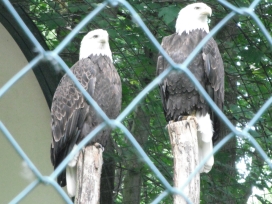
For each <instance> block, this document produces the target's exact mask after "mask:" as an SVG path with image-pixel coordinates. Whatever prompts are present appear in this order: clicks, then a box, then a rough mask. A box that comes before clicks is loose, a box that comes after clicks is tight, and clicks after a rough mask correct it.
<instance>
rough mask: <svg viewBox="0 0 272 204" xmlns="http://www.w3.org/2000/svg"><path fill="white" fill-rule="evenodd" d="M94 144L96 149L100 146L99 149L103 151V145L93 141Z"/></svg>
mask: <svg viewBox="0 0 272 204" xmlns="http://www.w3.org/2000/svg"><path fill="white" fill-rule="evenodd" d="M94 146H95V147H96V148H97V149H99V148H101V149H102V152H104V147H103V146H102V145H101V144H99V143H98V142H96V143H94Z"/></svg>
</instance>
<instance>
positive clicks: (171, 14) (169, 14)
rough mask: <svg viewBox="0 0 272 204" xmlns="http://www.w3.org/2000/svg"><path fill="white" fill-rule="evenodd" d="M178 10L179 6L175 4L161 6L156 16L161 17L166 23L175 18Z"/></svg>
mask: <svg viewBox="0 0 272 204" xmlns="http://www.w3.org/2000/svg"><path fill="white" fill-rule="evenodd" d="M179 11H180V8H178V7H177V6H176V5H171V6H168V7H163V8H161V9H160V11H159V13H158V16H159V17H162V19H163V21H164V22H165V23H166V24H167V25H168V24H170V23H171V22H172V21H174V20H175V19H176V18H177V16H178V13H179Z"/></svg>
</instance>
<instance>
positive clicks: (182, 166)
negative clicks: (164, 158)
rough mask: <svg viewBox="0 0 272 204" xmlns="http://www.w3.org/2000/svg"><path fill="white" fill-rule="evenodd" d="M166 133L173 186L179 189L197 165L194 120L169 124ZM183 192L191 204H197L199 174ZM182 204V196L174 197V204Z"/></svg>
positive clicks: (183, 201) (195, 126)
mask: <svg viewBox="0 0 272 204" xmlns="http://www.w3.org/2000/svg"><path fill="white" fill-rule="evenodd" d="M168 132H169V137H170V142H171V146H172V152H173V157H174V186H175V187H176V188H178V189H180V188H181V187H182V185H183V184H184V182H185V181H186V180H187V178H188V177H189V175H190V174H191V173H192V172H193V171H194V170H195V168H196V167H197V165H198V142H197V124H196V122H195V121H194V120H189V121H185V120H183V121H178V122H173V123H171V122H170V123H169V124H168ZM183 192H184V194H185V195H186V196H187V197H188V198H189V199H190V200H191V201H192V203H199V199H200V178H199V173H197V174H196V176H195V177H194V178H193V179H192V180H191V182H190V183H189V184H188V185H187V186H186V187H185V188H184V190H183ZM183 203H184V204H185V203H186V201H185V200H184V198H183V197H182V196H180V195H174V204H183Z"/></svg>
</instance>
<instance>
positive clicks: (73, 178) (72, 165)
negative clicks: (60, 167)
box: [66, 145, 79, 197]
mask: <svg viewBox="0 0 272 204" xmlns="http://www.w3.org/2000/svg"><path fill="white" fill-rule="evenodd" d="M76 146H77V145H75V146H74V147H73V150H74V149H75V148H76ZM78 155H79V154H76V155H75V156H74V158H73V159H72V160H71V161H70V162H69V163H68V165H67V167H66V185H67V193H68V195H69V197H75V195H76V188H77V160H78Z"/></svg>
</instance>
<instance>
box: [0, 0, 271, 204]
mask: <svg viewBox="0 0 272 204" xmlns="http://www.w3.org/2000/svg"><path fill="white" fill-rule="evenodd" d="M192 2H194V1H181V0H161V1H159V0H158V1H157V0H154V1H147V0H129V1H125V0H115V1H114V0H112V1H110V0H108V1H105V2H99V3H98V2H97V1H92V0H70V1H62V0H31V1H21V0H14V1H11V3H12V4H10V3H9V1H7V0H3V1H2V4H3V5H4V6H5V7H7V8H8V10H9V12H10V13H11V14H12V15H13V16H15V17H16V14H17V12H16V10H18V8H20V9H22V10H23V11H24V13H23V14H22V13H20V16H21V17H22V15H27V16H28V17H29V18H30V19H31V21H33V22H34V24H35V26H36V27H37V28H38V30H39V32H40V33H41V35H42V36H43V40H44V41H45V45H43V47H42V46H41V45H40V43H41V42H38V41H36V38H35V37H34V36H36V34H35V35H31V34H27V35H28V37H29V39H30V40H31V41H32V42H33V44H34V46H35V49H36V51H37V56H36V57H35V58H34V59H32V60H31V61H30V63H29V64H28V65H27V66H26V67H24V68H23V69H22V71H21V72H19V73H18V74H16V75H15V76H14V77H13V78H12V79H11V80H10V81H9V82H7V84H5V85H4V86H3V87H2V88H1V89H0V97H2V96H3V95H4V94H5V93H6V92H8V91H9V88H10V87H12V85H13V84H14V83H15V81H17V80H18V79H20V78H21V77H22V76H23V75H24V73H25V72H26V71H28V70H30V69H32V68H34V65H36V64H39V63H41V61H48V62H50V63H51V64H52V65H54V66H55V67H56V68H57V69H58V70H59V72H58V73H57V78H58V79H59V78H60V77H61V75H63V74H64V73H65V72H67V71H68V67H71V65H73V64H74V63H75V62H76V61H77V60H78V49H79V42H80V41H81V39H82V37H83V35H84V34H86V32H88V31H89V30H93V29H96V28H103V29H105V30H107V31H108V32H109V35H110V46H111V50H112V52H113V57H114V64H115V67H116V68H117V69H118V72H119V74H120V76H121V78H122V86H123V87H122V88H123V104H122V107H123V108H122V110H123V112H122V114H121V115H120V117H119V118H117V120H116V121H106V122H107V123H110V124H111V125H113V126H115V127H116V128H115V131H114V132H113V133H112V136H113V137H112V138H113V141H112V143H111V144H110V148H109V149H108V150H107V151H106V152H105V155H104V156H105V158H104V159H105V164H104V166H106V167H107V168H108V169H109V170H108V171H107V172H106V175H105V176H102V182H104V183H110V182H113V183H114V193H112V192H108V191H109V188H108V187H107V186H106V185H105V186H104V188H102V189H101V194H103V193H104V197H107V196H105V195H109V196H111V199H110V201H108V200H105V201H104V202H102V201H101V203H107V202H114V203H159V202H160V203H172V202H173V201H172V196H171V193H170V192H171V191H172V190H173V189H172V187H171V185H172V174H173V171H172V155H171V147H170V143H169V138H168V133H167V131H166V130H165V126H166V122H165V119H164V115H163V111H162V107H161V100H160V97H159V93H158V89H157V83H158V80H161V79H162V78H163V76H159V77H158V78H156V80H154V79H155V68H156V60H157V55H158V52H163V50H162V49H161V48H160V47H159V46H158V42H159V43H160V42H161V39H162V38H163V37H164V36H166V35H170V34H172V33H174V31H175V30H174V24H175V19H176V16H177V14H178V12H179V10H180V9H181V8H182V7H184V6H185V5H186V4H188V3H192ZM203 2H204V3H207V4H208V5H209V6H210V7H211V8H212V9H213V16H212V17H211V22H210V30H211V32H210V36H211V35H213V34H214V33H215V32H216V36H214V37H215V39H216V41H217V42H218V45H219V49H220V51H221V54H222V58H223V61H224V66H225V75H226V77H225V87H226V90H225V91H226V99H225V107H224V114H223V113H219V115H220V116H221V117H222V123H223V124H226V125H225V128H223V130H222V132H221V136H220V140H221V141H219V142H218V146H216V147H215V149H219V151H218V152H217V154H216V155H215V165H214V167H213V170H212V171H211V172H210V173H209V174H203V175H202V176H201V203H269V202H272V195H271V191H272V189H271V182H272V181H271V170H270V169H271V163H270V159H269V158H270V157H271V151H270V146H271V132H272V130H271V123H272V121H271V105H270V104H271V103H272V98H271V93H272V90H271V89H272V88H271V87H272V86H271V85H272V84H271V80H272V79H271V76H272V75H271V74H272V73H271V69H270V67H271V61H272V54H271V46H272V38H271V35H270V34H269V32H268V31H271V29H272V23H271V22H272V9H271V7H272V2H270V1H269V0H263V1H261V0H255V1H247V0H231V1H228V2H227V1H223V0H220V1H209V0H205V1H203ZM13 6H14V7H15V8H16V10H14V9H13ZM94 15H96V16H94ZM20 16H18V17H16V20H18V22H19V24H20V25H21V26H23V28H22V29H23V30H24V31H25V32H29V31H27V27H29V25H26V26H24V23H23V21H22V22H21V21H20ZM86 16H87V17H86ZM147 28H148V29H147ZM212 28H215V29H213V30H212ZM206 40H207V39H206ZM197 49H201V47H198V48H197ZM47 50H50V51H49V52H48V51H47ZM192 56H193V55H192ZM64 62H65V63H66V64H67V65H68V66H67V65H66V64H65V63H64ZM173 67H175V68H180V69H182V70H183V71H184V72H185V73H186V74H188V71H187V69H185V68H184V67H183V66H178V65H175V64H174V65H173ZM166 74H167V73H164V76H165V75H166ZM58 79H56V80H58ZM192 80H193V81H194V82H195V83H196V86H197V87H199V84H197V82H196V81H195V79H194V78H192ZM76 84H77V83H76ZM55 88H56V87H55ZM199 90H200V91H203V90H201V88H199ZM203 94H204V96H205V93H204V92H203ZM87 99H88V100H91V99H90V97H89V98H88V97H87ZM206 99H207V100H208V101H210V99H209V98H206ZM0 100H1V99H0ZM49 105H50V104H49ZM98 111H99V112H100V113H101V111H100V110H98ZM48 123H49V122H48ZM105 125H106V123H105V124H103V125H102V126H99V128H100V129H101V128H103V127H104V126H105ZM48 128H50V127H49V126H48ZM99 128H98V129H99ZM0 129H1V130H2V132H3V133H4V135H5V136H6V137H7V138H8V140H9V141H10V142H11V143H12V144H13V146H14V151H15V150H16V151H17V152H18V153H19V154H20V156H21V157H22V158H23V159H24V160H25V161H26V163H27V164H28V166H30V168H31V169H32V171H33V172H34V174H35V176H36V177H37V180H35V181H34V182H32V183H30V184H29V185H28V186H26V188H25V189H22V192H21V193H19V194H18V195H14V199H13V200H12V201H11V203H17V202H20V201H21V200H22V199H23V198H24V197H25V196H28V195H29V194H35V191H33V189H35V188H36V187H37V186H39V185H41V184H42V183H46V184H49V185H52V186H53V187H54V188H55V189H56V191H57V192H58V193H59V194H60V195H61V196H62V197H63V199H64V200H65V202H68V203H69V202H71V201H69V198H68V197H67V195H66V194H65V193H64V191H63V190H62V189H60V187H58V185H57V183H56V182H55V181H53V179H54V178H55V177H56V174H57V173H59V171H60V170H61V168H64V166H65V162H64V163H63V165H62V166H61V167H60V168H58V169H57V170H56V171H55V172H53V173H52V174H51V175H50V176H45V175H42V174H41V173H40V172H39V171H38V170H36V168H35V166H34V165H35V163H34V164H32V162H31V160H29V159H28V157H27V155H24V154H23V151H22V150H21V149H20V146H17V145H16V141H15V140H14V139H13V136H12V135H11V134H10V133H9V130H8V129H7V128H6V127H5V126H4V125H3V123H0ZM98 129H97V130H98ZM130 133H131V134H132V135H133V136H134V137H132V135H130ZM93 134H95V133H91V135H89V136H88V138H90V137H91V136H93ZM129 141H130V142H129ZM85 143H86V142H85ZM49 144H50V140H49V139H48V147H49ZM83 145H84V142H83V143H82V145H81V146H83ZM137 145H138V146H137ZM133 146H134V147H135V148H133ZM0 152H1V150H0ZM71 156H72V155H70V158H71ZM48 159H49V148H48ZM67 161H68V159H67V160H66V164H67ZM269 166H270V167H269ZM52 171H53V170H52ZM104 173H105V172H104ZM133 179H134V180H133ZM109 185H110V184H109ZM132 192H134V193H132ZM179 193H181V191H180V192H179ZM101 198H102V199H103V197H101Z"/></svg>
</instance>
